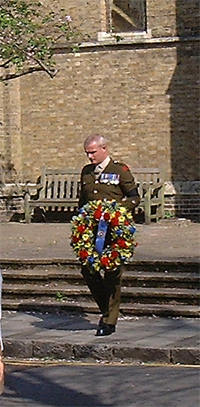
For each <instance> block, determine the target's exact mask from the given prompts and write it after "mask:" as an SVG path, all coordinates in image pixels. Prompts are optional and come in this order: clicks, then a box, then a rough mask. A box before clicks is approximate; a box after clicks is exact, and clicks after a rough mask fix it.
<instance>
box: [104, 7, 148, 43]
mask: <svg viewBox="0 0 200 407" xmlns="http://www.w3.org/2000/svg"><path fill="white" fill-rule="evenodd" d="M103 5H104V11H105V13H104V16H105V24H104V30H103V31H104V32H102V33H99V40H101V39H102V40H104V39H106V38H111V37H112V36H114V35H115V34H116V35H117V34H119V33H121V34H123V35H122V37H124V38H128V37H133V36H135V35H137V34H138V35H139V34H140V35H141V34H143V35H145V34H147V21H146V0H104V2H103Z"/></svg>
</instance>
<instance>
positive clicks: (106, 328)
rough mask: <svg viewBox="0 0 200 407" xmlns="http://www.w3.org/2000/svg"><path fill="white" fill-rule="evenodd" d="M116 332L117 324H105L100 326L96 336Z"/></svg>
mask: <svg viewBox="0 0 200 407" xmlns="http://www.w3.org/2000/svg"><path fill="white" fill-rule="evenodd" d="M114 332H115V325H110V324H104V323H103V325H102V326H99V328H98V329H97V332H96V336H107V335H111V334H113V333H114Z"/></svg>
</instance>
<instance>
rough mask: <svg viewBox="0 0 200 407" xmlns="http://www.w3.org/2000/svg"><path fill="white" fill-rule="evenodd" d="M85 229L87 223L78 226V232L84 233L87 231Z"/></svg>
mask: <svg viewBox="0 0 200 407" xmlns="http://www.w3.org/2000/svg"><path fill="white" fill-rule="evenodd" d="M85 229H86V226H85V225H79V226H78V227H77V230H78V232H79V233H80V234H82V233H83V232H84V231H85Z"/></svg>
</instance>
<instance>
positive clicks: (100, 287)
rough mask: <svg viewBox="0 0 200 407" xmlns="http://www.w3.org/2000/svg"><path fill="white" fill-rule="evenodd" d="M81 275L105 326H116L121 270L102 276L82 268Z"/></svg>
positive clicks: (108, 272)
mask: <svg viewBox="0 0 200 407" xmlns="http://www.w3.org/2000/svg"><path fill="white" fill-rule="evenodd" d="M81 272H82V275H83V277H84V279H85V281H86V283H87V285H88V287H89V289H90V291H91V294H92V296H93V298H94V299H95V301H96V303H97V304H98V306H99V309H100V311H101V313H102V315H103V321H104V322H105V323H106V324H111V325H116V323H117V319H118V315H119V307H120V296H121V275H122V271H121V269H120V268H119V269H117V270H115V271H105V273H104V276H102V275H101V274H100V273H99V272H93V273H91V271H90V270H89V269H88V268H87V267H86V266H82V271H81Z"/></svg>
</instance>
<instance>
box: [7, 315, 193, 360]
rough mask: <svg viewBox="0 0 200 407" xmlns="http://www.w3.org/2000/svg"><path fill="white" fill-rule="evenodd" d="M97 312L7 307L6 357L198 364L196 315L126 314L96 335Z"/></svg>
mask: <svg viewBox="0 0 200 407" xmlns="http://www.w3.org/2000/svg"><path fill="white" fill-rule="evenodd" d="M97 322H98V315H95V314H76V313H69V312H68V313H64V314H50V313H49V314H48V313H45V314H42V313H30V312H29V313H28V312H26V313H25V312H10V311H4V312H3V319H2V328H3V338H4V344H5V353H4V354H5V356H7V355H9V356H11V357H12V356H13V357H17V358H50V359H51V358H54V359H65V360H85V361H91V360H92V361H96V360H100V361H120V360H124V361H125V360H127V361H132V362H151V363H152V362H157V363H172V364H176V363H183V364H199V363H200V360H199V356H200V355H199V350H198V347H199V342H200V336H199V320H198V319H196V318H158V317H140V318H138V317H134V318H130V317H121V318H119V321H118V325H117V330H116V332H115V333H114V334H112V335H110V336H107V337H96V336H95V332H96V328H97Z"/></svg>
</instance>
